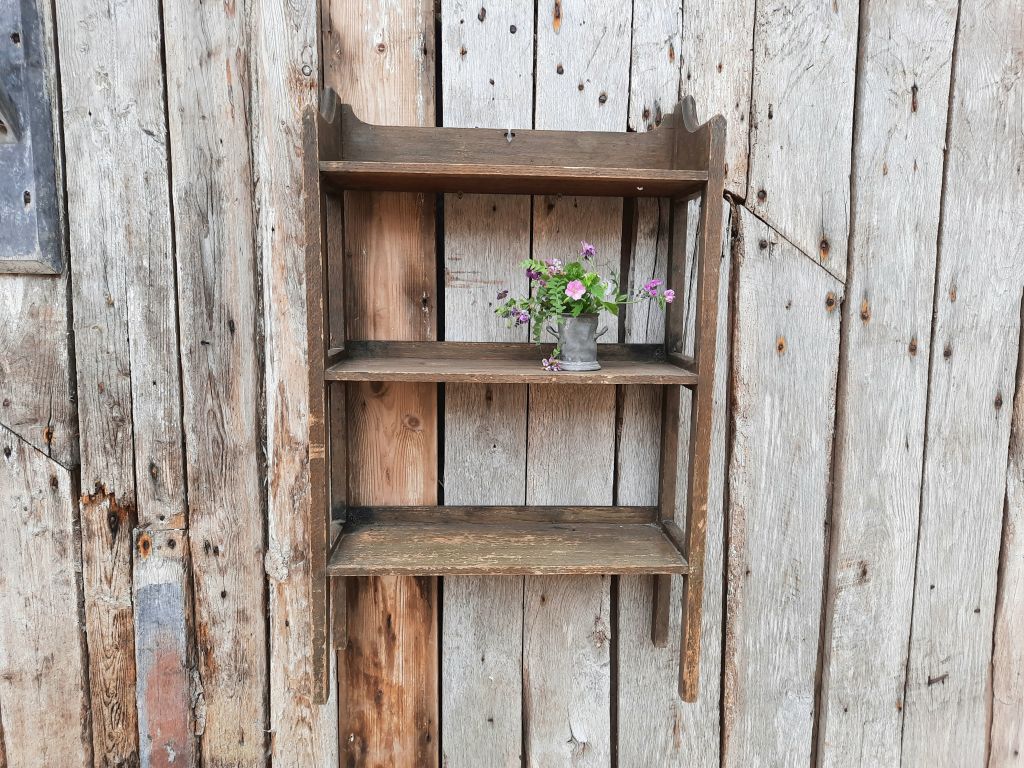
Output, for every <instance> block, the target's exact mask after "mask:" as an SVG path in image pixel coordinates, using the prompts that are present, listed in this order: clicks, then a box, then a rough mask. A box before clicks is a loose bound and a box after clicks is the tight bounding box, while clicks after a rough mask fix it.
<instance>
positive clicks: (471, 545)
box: [328, 508, 689, 576]
mask: <svg viewBox="0 0 1024 768" xmlns="http://www.w3.org/2000/svg"><path fill="white" fill-rule="evenodd" d="M441 509H443V508H441ZM688 571H689V568H688V565H687V563H686V560H685V559H684V558H683V556H682V555H681V554H680V553H679V551H678V550H677V549H676V547H675V546H674V545H673V544H672V542H671V541H670V540H669V539H668V538H667V537H666V536H665V534H664V533H663V532H662V530H661V528H660V527H659V526H658V525H657V524H654V523H638V522H632V523H624V524H614V523H607V522H523V521H514V522H476V521H473V522H467V521H466V520H465V519H458V518H456V519H453V520H449V521H445V520H444V519H443V518H440V517H439V519H438V521H437V522H426V521H425V520H422V519H421V520H406V521H404V522H397V521H395V520H394V519H378V520H365V519H364V520H356V521H350V522H349V523H348V524H347V525H346V526H345V531H344V533H343V534H342V537H341V539H340V540H339V542H338V544H337V546H336V547H335V548H334V551H333V552H332V553H331V558H330V562H329V564H328V573H329V574H330V575H331V576H379V575H402V576H429V575H440V576H472V575H507V576H519V575H538V576H545V575H578V574H670V573H687V572H688Z"/></svg>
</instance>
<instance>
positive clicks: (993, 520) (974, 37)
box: [902, 1, 1024, 765]
mask: <svg viewBox="0 0 1024 768" xmlns="http://www.w3.org/2000/svg"><path fill="white" fill-rule="evenodd" d="M1022 41H1024V8H1022V7H1021V5H1020V3H1015V2H995V1H993V2H987V3H975V4H969V3H966V4H961V6H960V18H959V29H958V33H957V44H956V45H957V47H956V50H957V53H956V63H955V66H954V74H953V88H952V104H951V109H950V121H951V122H950V126H949V149H948V153H947V157H946V171H945V175H946V185H945V195H944V198H943V210H942V223H941V225H940V227H939V230H940V241H939V242H940V246H939V267H938V276H937V279H936V291H935V295H936V306H935V320H934V327H933V338H934V346H933V349H932V356H931V359H932V363H931V380H930V382H929V401H928V417H927V435H928V436H927V440H926V445H925V464H924V482H923V486H922V488H923V489H922V502H921V529H920V541H919V544H918V559H917V577H916V582H915V588H914V612H913V625H912V626H913V632H912V635H911V639H910V660H909V663H908V669H907V690H906V702H905V705H904V706H905V709H904V720H905V722H904V730H903V752H902V760H903V762H904V764H907V765H914V764H918V765H920V764H927V763H928V762H937V761H943V762H947V763H951V764H956V765H981V764H983V762H984V760H985V754H986V749H987V746H986V739H987V733H988V718H989V714H990V707H991V699H990V697H991V695H992V672H993V670H992V668H991V662H992V632H993V620H994V619H993V617H994V614H995V604H996V580H997V573H998V562H999V546H1000V544H999V541H1000V534H1001V530H1002V527H1003V503H1004V499H1005V481H1006V475H1005V473H1006V462H1005V458H1006V454H1007V450H1008V444H1009V434H1010V410H1011V408H1010V407H1009V406H1010V403H1011V402H1012V401H1011V397H1012V393H1013V392H1014V386H1015V372H1016V363H1017V356H1018V340H1019V328H1020V321H1021V317H1020V308H1021V304H1020V302H1021V292H1022V289H1024V263H1022V262H1021V259H1020V253H1021V250H1022V249H1024V220H1022V219H1021V217H1020V216H1002V215H996V216H993V215H992V212H993V211H1002V210H1005V205H1006V203H1007V201H1009V200H1022V199H1024V176H1022V175H1021V171H1020V168H1019V165H1020V163H1014V162H1012V161H1011V162H1007V159H1008V158H1011V157H1014V158H1020V157H1021V156H1022V155H1024V137H1022V136H1021V132H1020V130H1019V128H1020V125H1021V123H1022V121H1024V77H1022V76H1021V66H1020V64H1021V61H1022V57H1024V48H1022ZM978 254H984V255H985V256H984V258H983V259H979V258H977V255H978ZM965 510H970V513H969V514H965ZM951 542H955V545H952V544H951ZM950 723H956V727H955V728H950V727H949V724H950Z"/></svg>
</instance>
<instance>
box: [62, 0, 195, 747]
mask: <svg viewBox="0 0 1024 768" xmlns="http://www.w3.org/2000/svg"><path fill="white" fill-rule="evenodd" d="M57 16H58V25H59V28H60V34H59V42H60V62H61V70H62V77H61V84H62V96H63V107H64V138H65V147H66V150H67V157H68V163H67V199H68V206H69V210H71V211H73V212H74V214H73V215H72V216H70V217H69V224H70V227H69V239H70V255H71V274H72V279H71V285H72V305H73V317H74V330H75V360H76V369H77V374H78V400H79V417H80V426H81V457H82V470H81V484H82V491H83V495H82V500H81V515H82V550H83V569H84V570H83V575H84V582H85V615H86V624H87V627H88V634H89V663H90V681H91V688H92V690H93V691H95V692H96V695H94V696H93V699H92V709H93V713H92V716H93V738H94V749H95V751H96V752H97V753H98V754H102V755H104V758H105V759H108V760H110V761H111V762H113V763H116V762H118V761H123V762H128V763H131V762H134V761H136V760H138V739H139V735H138V733H137V723H136V697H135V692H136V679H135V659H134V652H133V647H134V619H133V615H132V612H133V607H132V599H131V597H132V587H131V579H132V574H131V569H132V528H133V526H134V525H135V523H136V521H139V522H141V523H143V524H144V525H153V526H157V527H163V526H168V525H178V526H180V525H181V524H182V523H183V519H184V493H183V488H184V478H183V472H182V455H181V449H182V435H181V425H180V403H179V397H180V394H179V393H180V389H179V381H178V361H177V343H176V341H177V328H176V318H175V307H174V298H175V297H174V278H173V261H172V258H173V256H172V250H171V249H172V236H171V222H170V206H169V200H168V177H167V173H168V169H167V136H166V128H165V114H164V103H163V73H162V67H161V33H160V18H159V9H158V7H157V4H156V3H155V2H142V3H135V4H132V5H123V6H117V7H112V6H111V7H106V6H104V7H95V6H92V5H90V4H88V3H83V2H77V0H70V1H69V2H62V3H60V4H59V5H58V9H57Z"/></svg>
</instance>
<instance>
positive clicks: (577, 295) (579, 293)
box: [565, 280, 587, 301]
mask: <svg viewBox="0 0 1024 768" xmlns="http://www.w3.org/2000/svg"><path fill="white" fill-rule="evenodd" d="M586 292H587V287H586V286H585V285H583V283H581V282H580V281H579V280H573V281H572V282H571V283H569V284H568V285H567V286H565V295H566V296H568V297H569V298H570V299H576V300H577V301H579V300H580V299H582V298H583V294H584V293H586Z"/></svg>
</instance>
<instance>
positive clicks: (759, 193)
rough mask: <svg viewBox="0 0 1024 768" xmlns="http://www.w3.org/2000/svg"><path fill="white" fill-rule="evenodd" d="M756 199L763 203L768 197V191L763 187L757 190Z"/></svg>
mask: <svg viewBox="0 0 1024 768" xmlns="http://www.w3.org/2000/svg"><path fill="white" fill-rule="evenodd" d="M757 199H758V202H761V203H763V202H764V201H765V200H767V199H768V193H767V192H766V191H765V190H763V189H759V190H757Z"/></svg>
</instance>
